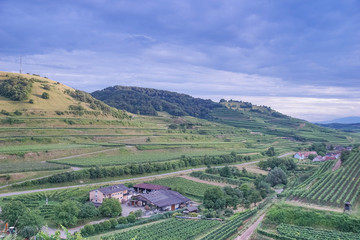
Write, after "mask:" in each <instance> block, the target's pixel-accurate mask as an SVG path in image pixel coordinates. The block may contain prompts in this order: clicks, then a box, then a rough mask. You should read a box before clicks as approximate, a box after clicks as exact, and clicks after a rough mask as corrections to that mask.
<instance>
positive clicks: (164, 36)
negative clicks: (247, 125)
mask: <svg viewBox="0 0 360 240" xmlns="http://www.w3.org/2000/svg"><path fill="white" fill-rule="evenodd" d="M19 56H23V72H25V73H27V72H29V73H37V74H40V75H41V76H47V77H49V78H51V79H53V80H56V81H60V82H62V83H64V84H67V85H69V86H71V87H74V88H77V89H80V90H84V91H88V92H92V91H94V90H99V89H103V88H105V87H108V86H113V85H131V86H141V87H151V88H157V89H165V90H171V91H177V92H181V93H187V94H190V95H192V96H196V97H202V98H210V99H213V100H215V101H218V100H219V99H221V98H225V99H236V100H244V101H251V102H252V103H254V104H260V105H267V106H271V107H272V108H274V109H276V110H279V111H281V112H283V113H286V114H288V115H291V116H294V117H299V118H303V119H306V120H310V121H321V120H329V119H333V118H338V117H345V116H354V115H358V116H359V115H360V1H358V0H341V1H329V0H308V1H304V0H276V1H270V0H268V1H266V0H254V1H249V0H216V1H215V0H173V1H171V0H151V1H149V0H109V1H106V0H61V1H48V0H15V1H14V0H0V70H2V71H10V72H18V71H19Z"/></svg>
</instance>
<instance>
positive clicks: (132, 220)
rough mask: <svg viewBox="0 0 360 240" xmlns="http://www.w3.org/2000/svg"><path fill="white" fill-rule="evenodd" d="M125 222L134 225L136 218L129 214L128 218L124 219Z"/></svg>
mask: <svg viewBox="0 0 360 240" xmlns="http://www.w3.org/2000/svg"><path fill="white" fill-rule="evenodd" d="M126 220H127V221H128V223H134V222H136V216H135V214H134V213H131V214H129V216H127V217H126Z"/></svg>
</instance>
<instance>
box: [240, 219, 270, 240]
mask: <svg viewBox="0 0 360 240" xmlns="http://www.w3.org/2000/svg"><path fill="white" fill-rule="evenodd" d="M264 217H265V214H263V215H261V216H260V217H259V218H258V220H256V222H254V223H253V224H252V225H251V226H250V227H249V228H248V229H247V230H246V231H245V232H244V233H243V234H241V235H240V236H238V237H237V238H235V240H248V239H250V237H251V235H252V234H253V233H254V231H255V230H256V228H257V226H258V225H259V224H260V222H261V221H262V220H263V218H264Z"/></svg>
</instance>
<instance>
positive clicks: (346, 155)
mask: <svg viewBox="0 0 360 240" xmlns="http://www.w3.org/2000/svg"><path fill="white" fill-rule="evenodd" d="M349 157H350V151H348V150H345V151H342V152H341V156H340V159H341V162H343V163H344V162H345V161H346V160H347V159H348V158H349Z"/></svg>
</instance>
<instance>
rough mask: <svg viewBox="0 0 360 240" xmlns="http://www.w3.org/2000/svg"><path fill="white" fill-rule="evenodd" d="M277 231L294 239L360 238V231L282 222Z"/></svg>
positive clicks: (355, 239) (328, 239)
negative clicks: (322, 228) (328, 228)
mask: <svg viewBox="0 0 360 240" xmlns="http://www.w3.org/2000/svg"><path fill="white" fill-rule="evenodd" d="M277 231H278V232H279V234H280V235H281V236H285V237H288V238H292V239H299V240H302V239H313V240H334V239H344V240H345V239H346V240H358V239H360V234H359V233H351V232H340V231H334V230H320V229H314V228H312V227H301V226H295V225H289V224H281V225H279V226H278V227H277Z"/></svg>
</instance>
